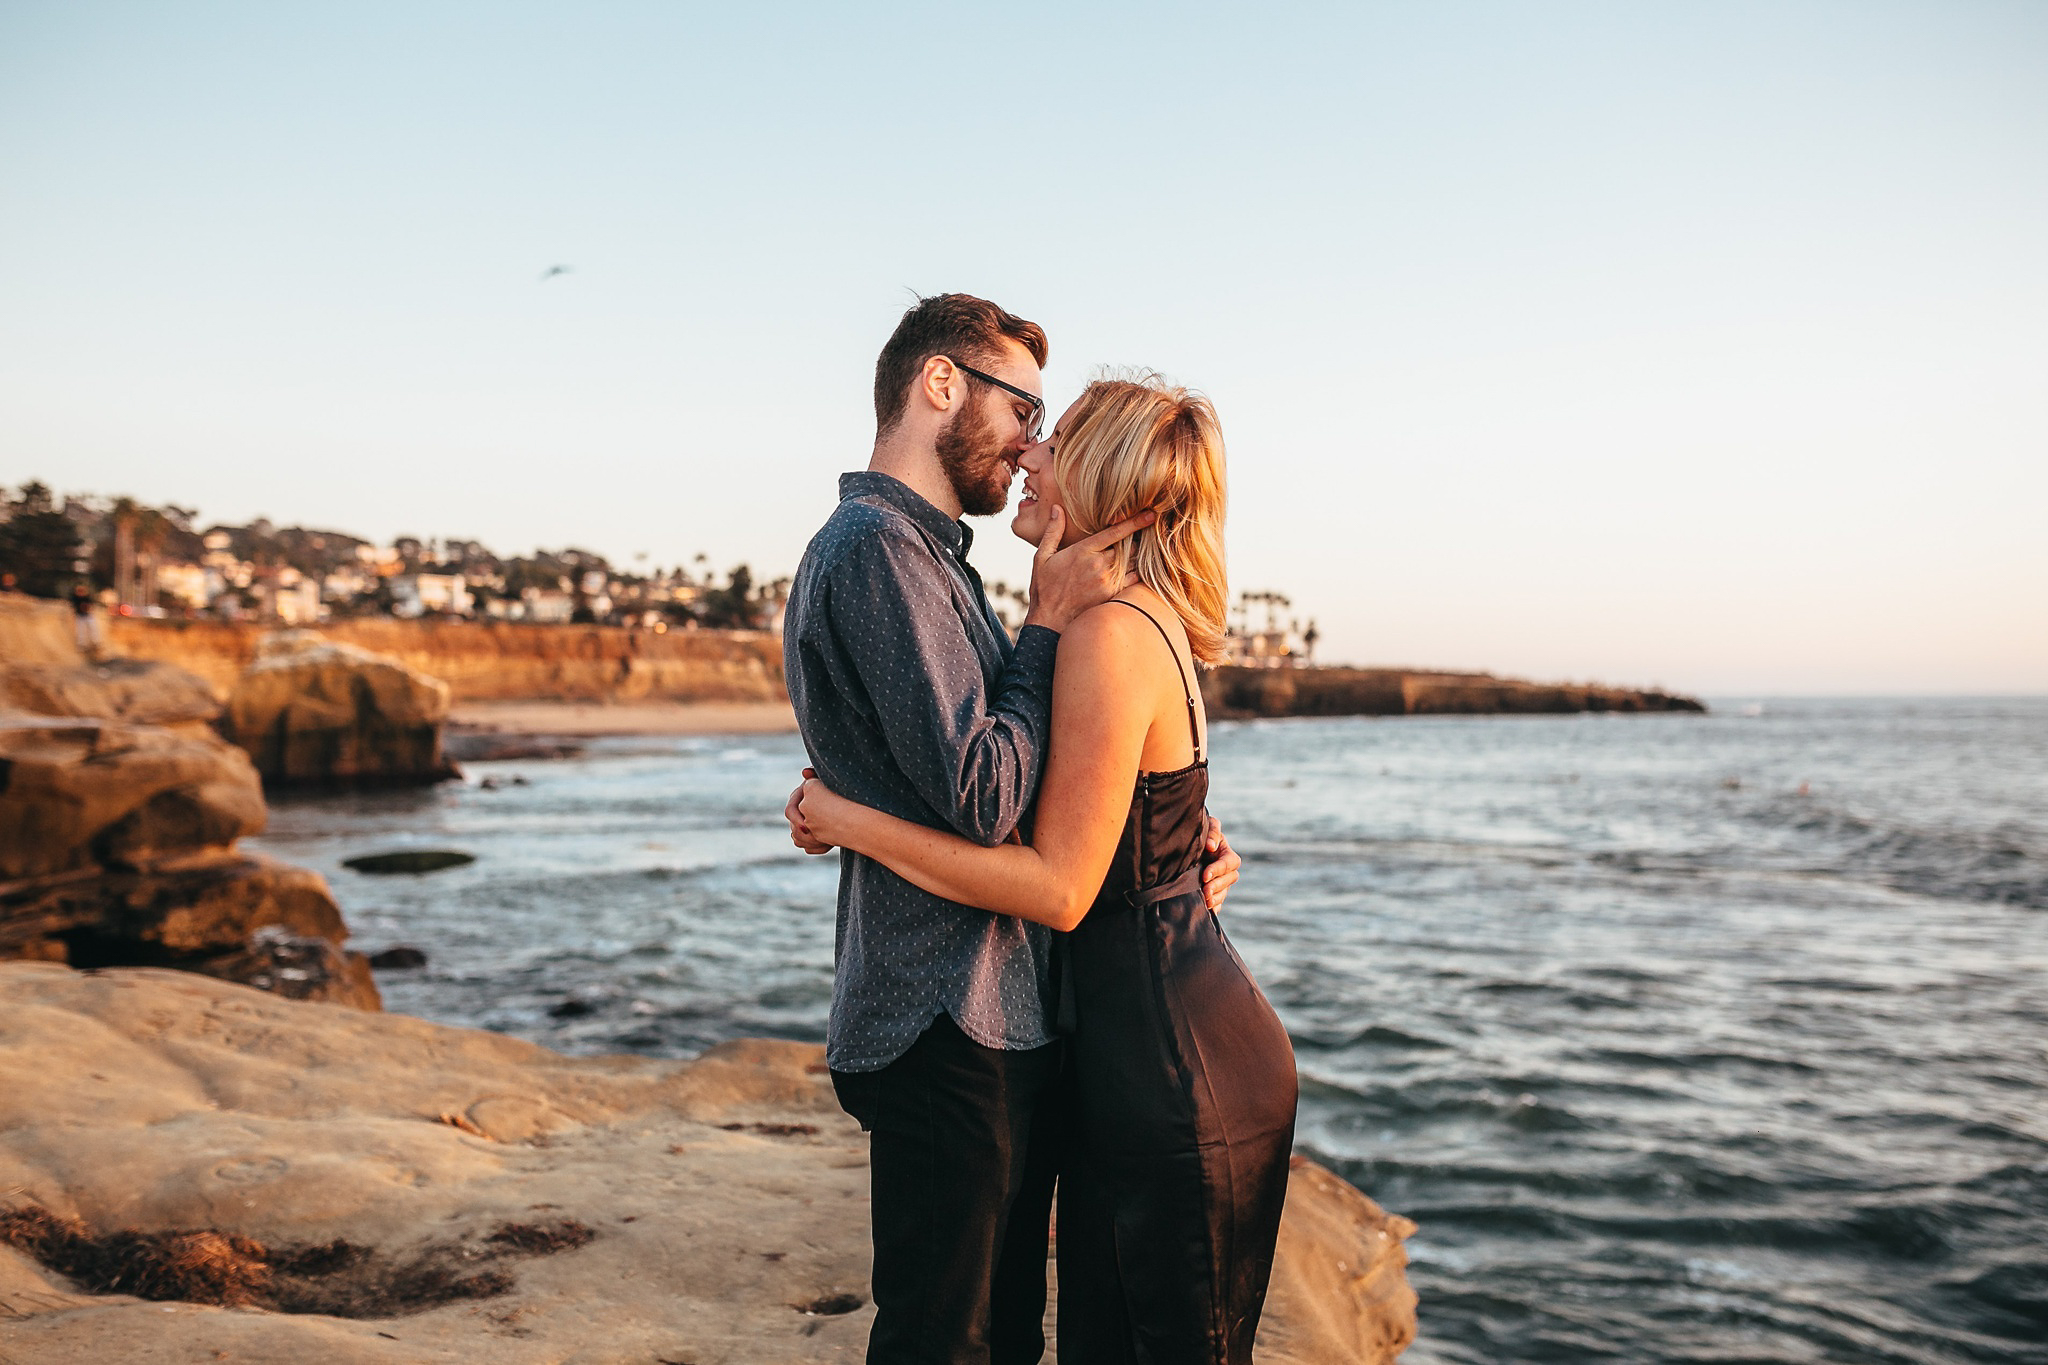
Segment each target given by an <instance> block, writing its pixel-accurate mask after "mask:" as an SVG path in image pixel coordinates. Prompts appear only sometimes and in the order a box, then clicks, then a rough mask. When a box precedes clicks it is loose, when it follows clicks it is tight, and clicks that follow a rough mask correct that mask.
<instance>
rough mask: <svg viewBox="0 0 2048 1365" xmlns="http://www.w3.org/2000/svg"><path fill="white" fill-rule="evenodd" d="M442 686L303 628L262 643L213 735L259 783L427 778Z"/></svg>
mask: <svg viewBox="0 0 2048 1365" xmlns="http://www.w3.org/2000/svg"><path fill="white" fill-rule="evenodd" d="M447 715H448V685H447V684H446V683H444V682H442V681H441V680H440V679H438V678H431V677H428V676H427V675H426V674H424V673H420V672H418V671H416V670H414V669H411V668H408V667H406V666H405V665H404V664H402V663H400V662H398V661H397V660H396V659H392V658H388V657H386V656H383V655H378V654H373V653H371V652H370V651H368V650H365V649H360V648H357V647H356V646H354V645H345V644H336V643H334V642H332V641H329V640H327V639H325V638H324V637H322V636H320V635H319V634H317V633H315V632H312V631H285V632H281V633H279V634H277V635H275V636H272V637H270V638H269V639H268V640H266V641H265V642H264V645H263V647H262V648H261V649H260V650H259V652H258V654H257V656H256V659H255V662H253V663H251V664H250V665H249V668H248V670H247V671H246V672H244V673H243V674H242V676H241V677H240V678H239V679H238V680H237V681H236V683H235V686H234V690H233V691H232V692H231V693H230V694H229V696H228V704H227V711H226V713H225V714H224V715H223V716H222V717H221V733H222V734H224V735H226V736H227V738H228V739H229V740H230V741H232V742H233V743H235V744H237V745H239V746H240V747H241V748H242V749H243V750H244V751H245V752H247V753H248V755H249V756H250V757H251V758H252V759H254V760H255V763H256V768H257V771H259V772H260V773H262V774H263V777H264V779H265V780H266V781H271V782H280V783H311V784H339V785H350V784H356V783H390V782H398V783H403V782H437V781H440V780H441V779H443V778H446V777H450V776H453V775H454V769H453V767H452V766H451V765H450V764H449V763H448V760H447V759H446V758H445V757H444V756H443V755H442V752H441V726H442V722H443V721H445V720H446V718H447Z"/></svg>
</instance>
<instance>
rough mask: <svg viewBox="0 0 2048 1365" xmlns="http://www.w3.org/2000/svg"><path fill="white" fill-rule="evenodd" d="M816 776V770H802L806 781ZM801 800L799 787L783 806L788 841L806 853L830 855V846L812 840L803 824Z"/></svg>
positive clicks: (802, 790) (802, 792)
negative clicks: (787, 824)
mask: <svg viewBox="0 0 2048 1365" xmlns="http://www.w3.org/2000/svg"><path fill="white" fill-rule="evenodd" d="M817 775H818V770H817V769H816V768H806V769H804V777H805V778H807V779H809V778H815V777H816V776H817ZM803 799H804V789H803V787H802V786H801V785H799V786H798V787H797V789H796V790H795V791H793V792H791V793H790V794H789V800H788V801H787V802H785V803H784V804H783V807H782V818H783V819H785V820H787V821H789V841H790V842H791V843H792V844H795V845H796V846H797V847H798V848H800V849H802V850H803V851H804V852H806V853H830V852H831V851H832V845H830V844H828V843H824V842H821V841H820V840H818V839H814V838H812V837H811V831H810V829H809V827H808V826H806V825H805V824H804V816H803V810H802V809H801V806H802V802H803Z"/></svg>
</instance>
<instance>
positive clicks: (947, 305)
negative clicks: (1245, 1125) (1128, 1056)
mask: <svg viewBox="0 0 2048 1365" xmlns="http://www.w3.org/2000/svg"><path fill="white" fill-rule="evenodd" d="M1045 357H1046V340H1045V333H1044V332H1043V331H1042V330H1041V329H1040V328H1039V327H1038V326H1037V324H1035V323H1031V322H1027V321H1025V320H1024V319H1022V318H1019V317H1016V316H1014V315H1012V314H1010V313H1008V312H1006V311H1004V310H1003V309H1001V308H998V307H997V306H996V305H995V304H993V303H989V302H988V301H986V300H984V299H978V298H973V297H971V296H969V295H965V294H944V295H939V296H937V297H934V298H929V299H924V300H921V301H920V302H918V303H917V304H916V305H915V306H914V307H912V308H911V309H910V310H909V311H908V312H907V313H905V314H904V316H903V319H902V321H901V323H900V324H899V325H898V326H897V328H896V331H895V333H894V335H892V336H891V337H890V338H889V341H888V344H887V345H885V346H884V347H883V348H882V354H881V357H880V359H879V360H878V361H877V362H876V366H875V425H876V434H875V443H874V449H873V452H872V454H871V456H870V458H869V461H868V467H867V469H865V470H864V471H861V472H858V473H851V474H844V475H841V476H840V481H839V493H840V502H839V505H838V507H837V509H836V510H835V511H834V512H833V513H832V515H831V517H830V518H829V519H828V520H827V521H826V523H825V526H824V528H823V529H822V530H820V531H819V532H818V534H817V536H816V537H815V538H813V540H812V541H811V543H810V546H809V547H808V548H807V549H806V550H805V552H804V557H803V561H802V563H801V564H800V565H799V566H798V569H797V573H796V578H795V581H794V583H793V584H792V585H791V590H790V598H789V605H788V616H787V618H786V622H785V628H784V635H783V656H784V662H785V669H786V674H787V677H788V681H789V693H790V700H791V701H792V702H793V703H794V705H795V707H796V714H797V721H798V725H799V727H800V728H801V730H802V732H803V739H804V746H805V748H806V750H807V751H808V753H809V755H810V759H811V762H812V764H813V765H814V767H815V770H816V771H817V772H818V773H820V774H822V775H823V776H824V777H825V778H826V780H828V781H829V782H830V783H831V784H832V787H833V788H834V789H835V790H837V791H840V792H844V793H846V794H847V795H848V796H850V797H853V798H854V799H856V800H859V801H862V802H865V803H867V804H869V805H872V806H874V807H876V808H877V809H879V810H882V811H887V812H888V813H889V814H891V815H893V816H895V817H898V818H899V819H901V820H904V821H907V822H910V823H912V824H914V825H916V826H917V827H919V828H922V829H925V830H927V831H929V832H937V831H945V832H947V833H948V834H951V835H957V836H960V837H962V838H963V839H964V840H965V841H967V842H968V843H969V846H985V845H992V844H998V843H1001V842H1002V841H1003V840H1005V839H1008V838H1011V837H1013V835H1014V833H1015V831H1016V829H1017V826H1018V822H1019V821H1020V820H1021V819H1023V818H1024V817H1025V814H1026V812H1027V811H1028V810H1029V809H1030V807H1031V805H1032V802H1033V800H1034V799H1035V797H1036V796H1037V794H1038V789H1039V781H1040V778H1041V776H1042V774H1043V772H1044V770H1045V761H1046V751H1047V742H1048V739H1049V737H1050V734H1051V730H1052V694H1053V668H1054V661H1055V656H1056V653H1057V649H1058V645H1059V640H1060V632H1061V631H1063V630H1064V629H1066V628H1067V627H1068V625H1069V624H1071V623H1072V622H1073V621H1074V620H1075V619H1076V618H1078V617H1079V616H1080V615H1081V614H1082V613H1083V612H1085V611H1087V610H1089V609H1090V608H1094V607H1097V606H1099V605H1100V604H1102V603H1103V602H1105V601H1106V600H1108V598H1109V597H1110V596H1111V595H1112V594H1114V593H1116V592H1118V591H1120V590H1122V589H1123V588H1125V587H1126V586H1127V585H1128V584H1129V583H1131V582H1133V581H1135V580H1133V579H1132V578H1131V576H1130V575H1129V574H1128V573H1127V572H1126V570H1125V567H1124V563H1123V558H1122V556H1120V555H1119V554H1118V553H1117V549H1116V547H1117V546H1118V545H1119V544H1120V543H1121V542H1122V541H1124V540H1125V539H1126V538H1127V537H1128V536H1130V534H1131V533H1132V532H1133V531H1135V530H1137V529H1138V528H1139V527H1141V526H1144V525H1147V524H1149V522H1150V513H1149V512H1146V511H1143V510H1142V509H1138V508H1132V509H1131V512H1130V513H1129V514H1127V515H1126V516H1124V517H1122V518H1120V519H1118V520H1117V521H1116V522H1115V523H1114V524H1108V523H1105V524H1104V525H1103V526H1102V527H1100V528H1099V529H1098V530H1097V531H1096V533H1095V534H1092V535H1089V536H1086V537H1070V536H1067V535H1065V534H1064V521H1063V520H1062V518H1061V516H1060V515H1059V514H1057V513H1055V514H1053V515H1052V517H1051V520H1050V521H1049V523H1048V525H1047V527H1046V530H1045V533H1044V536H1043V539H1042V541H1041V543H1040V545H1039V551H1038V554H1037V556H1036V558H1035V559H1034V561H1033V566H1032V581H1031V611H1030V614H1029V615H1028V616H1027V617H1026V618H1025V621H1024V625H1023V627H1022V629H1021V630H1020V631H1019V632H1018V635H1017V639H1016V641H1015V643H1014V645H1013V644H1012V642H1011V640H1010V637H1009V635H1008V633H1007V632H1006V631H1005V630H1004V629H1003V627H1002V623H1001V621H1000V620H999V618H998V617H997V616H996V614H995V612H994V610H993V609H992V608H991V607H990V605H989V602H988V599H987V596H986V594H985V593H984V592H983V590H982V584H981V577H980V575H979V574H978V573H976V572H975V570H974V568H973V566H972V565H970V564H969V563H968V561H967V553H968V549H969V547H970V546H971V545H972V543H973V532H972V530H971V529H970V528H969V527H968V526H967V525H966V523H965V522H963V521H962V520H961V517H962V516H963V515H968V516H992V515H994V514H996V513H998V512H1000V511H1002V510H1003V508H1004V506H1005V504H1006V503H1007V502H1008V500H1009V489H1010V484H1011V483H1012V481H1013V480H1014V479H1015V477H1016V472H1017V466H1018V461H1019V460H1020V459H1021V458H1022V457H1023V454H1024V452H1025V451H1026V450H1028V449H1030V448H1032V446H1033V444H1034V443H1035V442H1037V440H1038V437H1039V433H1040V427H1041V421H1042V417H1043V413H1044V401H1043V399H1042V398H1041V397H1040V394H1041V392H1042V389H1041V383H1042V381H1041V378H1040V369H1041V367H1042V366H1043V365H1044V363H1045ZM795 806H796V797H795V796H794V795H793V796H792V797H791V804H790V809H791V811H792V812H793V811H794V809H795ZM795 837H796V838H797V841H798V843H799V845H800V846H802V847H805V848H806V849H808V850H809V851H811V852H816V853H822V852H825V851H827V849H828V848H829V844H826V843H821V842H819V841H817V840H815V839H809V838H807V837H806V836H804V835H803V834H802V832H801V831H800V830H799V831H797V833H796V835H795ZM1216 839H1217V843H1218V845H1219V853H1220V856H1219V857H1218V858H1217V860H1216V861H1215V862H1213V863H1212V864H1210V885H1212V886H1214V887H1215V888H1216V891H1217V894H1218V895H1219V896H1220V894H1221V892H1222V890H1223V889H1224V888H1227V886H1228V885H1229V883H1230V882H1231V881H1233V880H1235V877H1236V874H1237V858H1236V855H1235V854H1232V853H1230V852H1229V850H1228V848H1227V846H1222V845H1221V836H1220V833H1219V834H1218V835H1217V836H1216ZM1050 940H1051V935H1050V934H1049V933H1048V932H1047V931H1046V930H1045V929H1044V928H1042V927H1041V926H1039V925H1036V924H1033V923H1030V922H1029V921H1027V920H1024V919H1020V918H1017V917H1013V916H1010V915H1004V914H995V913H991V912H989V911H987V910H982V909H977V908H975V907H974V906H972V905H969V904H965V903H963V902H962V901H960V900H959V899H957V898H954V897H951V896H948V895H945V894H938V893H934V892H932V891H931V890H929V889H927V888H924V887H920V886H918V885H916V884H914V883H913V882H911V881H906V880H905V879H904V878H903V877H901V876H899V875H897V873H895V872H893V871H891V870H890V869H889V868H887V867H885V866H883V865H882V864H880V863H878V862H876V861H874V860H872V859H870V858H868V857H865V856H863V855H861V854H858V853H853V852H847V853H846V854H844V855H843V856H842V859H841V863H840V875H839V904H838V926H837V933H836V940H835V965H836V972H835V977H834V982H833V994H832V1011H831V1019H830V1024H829V1027H828V1032H827V1040H826V1061H827V1063H828V1064H829V1066H830V1067H831V1072H832V1083H833V1087H834V1089H835V1090H836V1091H837V1093H838V1095H839V1098H840V1103H841V1104H842V1105H844V1107H845V1108H846V1110H847V1112H848V1113H850V1114H852V1115H853V1116H854V1117H855V1118H856V1119H858V1120H859V1121H860V1124H861V1127H862V1128H864V1129H866V1130H868V1131H869V1132H870V1133H871V1134H872V1135H873V1136H872V1139H871V1145H870V1156H869V1169H870V1181H871V1186H872V1192H873V1204H872V1210H873V1219H874V1275H873V1286H874V1297H875V1322H874V1327H873V1329H872V1332H871V1334H870V1336H869V1340H868V1354H867V1358H868V1360H869V1361H870V1362H874V1363H875V1365H884V1363H886V1365H899V1363H901V1362H934V1365H936V1363H937V1362H946V1365H954V1362H959V1363H960V1365H968V1363H970V1362H973V1363H979V1362H994V1363H995V1365H1011V1363H1012V1362H1027V1361H1035V1360H1038V1359H1039V1358H1040V1356H1041V1355H1042V1354H1043V1350H1044V1341H1043V1336H1042V1332H1041V1321H1042V1318H1043V1313H1044V1304H1045V1257H1046V1236H1047V1227H1046V1216H1047V1212H1048V1208H1049V1205H1050V1198H1051V1186H1052V1176H1053V1171H1054V1166H1053V1161H1054V1157H1055V1152H1054V1150H1053V1147H1052V1143H1051V1140H1050V1132H1051V1130H1052V1128H1053V1127H1054V1125H1055V1124H1056V1123H1057V1121H1058V1113H1057V1111H1056V1109H1055V1108H1054V1096H1055V1093H1056V1092H1055V1085H1056V1082H1057V1081H1058V1079H1059V1074H1060V1068H1061V1054H1060V1046H1059V1043H1058V1042H1057V1039H1056V1036H1055V1032H1054V1028H1053V1021H1052V1018H1051V1006H1052V1001H1051V999H1050V992H1051V990H1052V980H1051V969H1052V946H1051V941H1050ZM1013 1206H1015V1207H1016V1208H1017V1209H1018V1210H1019V1216H1018V1217H1017V1218H1015V1219H1013V1218H1012V1217H1011V1216H1010V1215H1011V1210H1012V1207H1013Z"/></svg>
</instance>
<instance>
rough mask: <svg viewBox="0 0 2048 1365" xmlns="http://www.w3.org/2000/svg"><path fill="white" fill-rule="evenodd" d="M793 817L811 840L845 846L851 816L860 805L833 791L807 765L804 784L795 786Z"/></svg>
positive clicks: (830, 845)
mask: <svg viewBox="0 0 2048 1365" xmlns="http://www.w3.org/2000/svg"><path fill="white" fill-rule="evenodd" d="M793 800H794V801H795V802H796V817H797V820H799V821H801V822H802V826H803V830H804V833H805V834H806V835H808V836H809V838H810V839H811V841H812V842H813V843H816V844H824V845H826V846H827V847H833V846H844V845H845V844H846V837H847V835H848V834H849V833H850V832H851V831H850V829H849V825H850V823H851V817H852V816H853V815H854V814H855V813H856V812H857V811H859V810H860V806H859V805H858V804H857V803H855V802H852V801H849V800H847V799H846V798H845V797H843V796H841V795H839V794H838V793H837V792H835V791H833V790H832V789H831V788H830V787H828V786H826V785H825V784H824V782H823V781H821V780H820V779H819V777H818V775H817V774H816V773H814V772H812V771H811V770H810V769H809V768H806V769H804V784H803V785H802V786H801V787H798V788H797V789H796V795H795V797H794V798H793Z"/></svg>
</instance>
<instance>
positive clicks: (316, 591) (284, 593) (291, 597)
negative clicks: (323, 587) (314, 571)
mask: <svg viewBox="0 0 2048 1365" xmlns="http://www.w3.org/2000/svg"><path fill="white" fill-rule="evenodd" d="M292 576H293V578H294V579H295V580H296V581H294V582H293V583H291V584H290V585H289V586H287V585H286V584H285V583H283V582H282V581H280V582H279V583H278V585H277V587H276V588H274V589H273V590H272V592H271V598H270V609H271V611H272V612H273V613H275V614H276V616H277V619H278V620H280V621H282V622H284V623H285V624H286V625H288V626H310V625H313V624H314V623H315V622H317V621H319V620H320V618H321V616H323V615H324V614H325V610H326V609H325V608H323V607H322V606H321V605H320V584H319V583H318V581H316V580H314V579H311V578H300V577H298V575H296V574H294V575H292Z"/></svg>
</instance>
